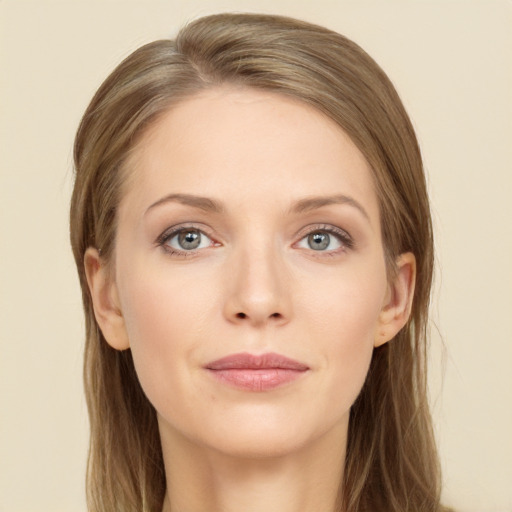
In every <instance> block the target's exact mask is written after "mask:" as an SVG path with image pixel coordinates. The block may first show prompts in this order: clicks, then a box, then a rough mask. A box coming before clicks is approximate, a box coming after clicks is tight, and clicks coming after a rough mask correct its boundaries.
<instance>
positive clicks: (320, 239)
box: [298, 230, 344, 251]
mask: <svg viewBox="0 0 512 512" xmlns="http://www.w3.org/2000/svg"><path fill="white" fill-rule="evenodd" d="M343 245H344V243H343V241H342V239H341V235H338V234H337V233H332V232H328V231H325V230H318V231H313V232H312V233H309V235H307V236H305V237H304V238H303V239H302V240H301V241H300V242H299V243H298V247H300V248H302V249H313V250H314V251H334V250H336V249H340V248H341V247H343Z"/></svg>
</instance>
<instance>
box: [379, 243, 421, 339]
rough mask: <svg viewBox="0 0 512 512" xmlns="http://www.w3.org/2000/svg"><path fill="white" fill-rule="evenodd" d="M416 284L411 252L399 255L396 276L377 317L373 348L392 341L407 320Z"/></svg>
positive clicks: (413, 258) (413, 259) (413, 260)
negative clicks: (377, 322)
mask: <svg viewBox="0 0 512 512" xmlns="http://www.w3.org/2000/svg"><path fill="white" fill-rule="evenodd" d="M415 283H416V258H415V256H414V254H412V253H411V252H406V253H403V254H401V255H400V256H399V257H398V258H397V261H396V274H395V276H394V279H393V281H392V282H391V283H390V284H389V289H388V293H387V295H386V300H385V303H384V306H383V308H382V310H381V313H380V316H379V325H378V328H377V332H376V333H375V343H374V346H375V347H378V346H380V345H383V344H384V343H387V342H388V341H390V340H392V339H393V338H394V337H395V336H396V335H397V334H398V332H399V331H400V329H402V327H403V326H404V325H405V324H406V323H407V321H408V320H409V316H410V314H411V309H412V301H413V297H414V287H415Z"/></svg>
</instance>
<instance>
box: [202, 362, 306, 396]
mask: <svg viewBox="0 0 512 512" xmlns="http://www.w3.org/2000/svg"><path fill="white" fill-rule="evenodd" d="M209 371H210V372H211V373H212V374H213V376H214V377H216V378H217V379H219V380H221V381H223V382H225V383H226V384H230V385H232V386H234V387H237V388H239V389H245V390H248V391H269V390H271V389H275V388H278V387H280V386H283V385H285V384H288V383H289V382H292V381H294V380H296V379H299V378H300V377H302V376H303V375H304V374H305V373H306V371H307V370H290V369H286V368H258V369H247V368H240V369H237V368H232V369H229V370H209Z"/></svg>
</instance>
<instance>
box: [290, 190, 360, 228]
mask: <svg viewBox="0 0 512 512" xmlns="http://www.w3.org/2000/svg"><path fill="white" fill-rule="evenodd" d="M331 204H346V205H349V206H353V207H354V208H356V209H357V210H359V212H360V213H362V214H363V216H364V217H365V218H366V219H367V220H368V221H370V216H369V215H368V212H367V211H366V210H365V209H364V207H363V205H362V204H361V203H360V202H358V201H356V200H355V199H354V198H353V197H350V196H346V195H344V194H336V195H332V196H312V197H306V198H305V199H301V200H300V201H298V202H297V203H295V205H294V206H293V207H292V208H291V212H292V213H304V212H310V211H312V210H317V209H319V208H322V207H323V206H329V205H331Z"/></svg>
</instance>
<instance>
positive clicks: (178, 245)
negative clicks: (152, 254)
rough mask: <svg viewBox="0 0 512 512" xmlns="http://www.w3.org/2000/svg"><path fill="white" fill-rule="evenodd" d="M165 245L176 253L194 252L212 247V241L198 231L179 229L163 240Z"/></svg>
mask: <svg viewBox="0 0 512 512" xmlns="http://www.w3.org/2000/svg"><path fill="white" fill-rule="evenodd" d="M165 245H167V246H169V247H171V248H172V249H176V250H178V251H194V250H196V249H204V248H205V247H209V246H210V245H212V240H210V238H208V237H207V236H206V235H205V234H204V233H203V232H202V231H200V230H199V229H193V228H187V229H180V230H179V231H175V232H174V233H171V234H170V235H169V236H168V237H167V239H166V240H165Z"/></svg>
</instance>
